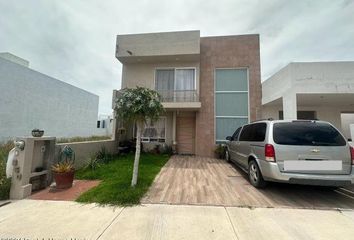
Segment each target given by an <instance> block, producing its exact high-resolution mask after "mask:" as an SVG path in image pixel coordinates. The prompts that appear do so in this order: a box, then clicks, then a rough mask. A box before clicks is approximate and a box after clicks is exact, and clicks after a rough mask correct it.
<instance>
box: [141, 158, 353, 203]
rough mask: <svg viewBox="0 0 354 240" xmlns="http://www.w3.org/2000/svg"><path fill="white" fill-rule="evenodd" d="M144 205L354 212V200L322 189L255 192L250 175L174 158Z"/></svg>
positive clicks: (284, 187)
mask: <svg viewBox="0 0 354 240" xmlns="http://www.w3.org/2000/svg"><path fill="white" fill-rule="evenodd" d="M143 202H144V203H167V204H196V205H216V206H249V207H293V208H318V209H333V208H341V209H354V199H353V198H350V197H347V196H345V195H343V194H341V193H340V192H338V191H335V190H331V189H328V188H323V187H314V186H302V185H290V184H279V183H271V184H269V185H268V186H267V188H265V189H262V190H259V189H256V188H254V187H253V186H252V185H250V183H249V182H248V180H247V175H246V174H245V173H244V172H243V171H242V170H240V169H239V168H237V167H235V166H234V165H232V164H229V163H227V162H225V161H223V160H218V159H213V158H203V157H190V156H173V157H172V158H171V159H170V160H169V161H168V163H167V164H166V165H165V166H164V167H163V168H162V170H161V172H160V173H159V175H158V176H157V177H156V179H155V181H154V183H153V185H152V187H151V188H150V190H149V192H148V194H147V195H146V196H145V198H144V199H143Z"/></svg>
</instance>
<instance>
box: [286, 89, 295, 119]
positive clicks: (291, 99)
mask: <svg viewBox="0 0 354 240" xmlns="http://www.w3.org/2000/svg"><path fill="white" fill-rule="evenodd" d="M283 114H284V119H297V102H296V93H291V94H287V95H285V96H283Z"/></svg>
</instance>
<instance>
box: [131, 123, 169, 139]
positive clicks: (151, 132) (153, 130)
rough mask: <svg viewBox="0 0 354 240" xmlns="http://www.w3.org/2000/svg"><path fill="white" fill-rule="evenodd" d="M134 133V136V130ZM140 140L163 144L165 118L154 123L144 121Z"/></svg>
mask: <svg viewBox="0 0 354 240" xmlns="http://www.w3.org/2000/svg"><path fill="white" fill-rule="evenodd" d="M134 132H135V134H134V135H135V136H136V128H135V131H134ZM141 138H142V142H165V141H166V117H161V118H159V119H158V120H156V121H151V120H148V121H146V123H145V125H144V129H143V131H142V136H141Z"/></svg>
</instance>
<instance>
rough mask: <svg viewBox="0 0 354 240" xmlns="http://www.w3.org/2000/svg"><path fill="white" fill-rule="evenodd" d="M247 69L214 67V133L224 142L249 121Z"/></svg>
mask: <svg viewBox="0 0 354 240" xmlns="http://www.w3.org/2000/svg"><path fill="white" fill-rule="evenodd" d="M248 111H249V101H248V71H247V69H215V135H216V142H217V143H221V142H224V141H225V139H226V137H227V136H231V135H232V134H233V133H234V132H235V130H236V129H237V128H238V127H240V126H242V125H244V124H246V123H248V121H249V117H248V115H249V113H248Z"/></svg>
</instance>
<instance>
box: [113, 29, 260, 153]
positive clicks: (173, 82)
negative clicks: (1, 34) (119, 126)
mask: <svg viewBox="0 0 354 240" xmlns="http://www.w3.org/2000/svg"><path fill="white" fill-rule="evenodd" d="M116 57H117V59H118V60H119V61H120V62H121V63H122V64H123V70H122V86H121V87H122V89H123V88H134V87H136V86H143V87H148V88H151V89H155V90H156V91H158V92H159V93H160V94H161V96H162V104H163V106H164V108H165V109H166V115H165V116H163V117H161V118H160V119H159V120H158V121H157V122H155V123H147V124H146V126H145V130H144V132H143V141H144V142H146V143H147V144H148V143H149V144H150V145H151V144H152V143H154V144H161V143H165V144H168V145H171V146H173V147H174V148H175V149H176V151H177V152H178V153H180V154H196V155H199V156H209V157H212V156H213V155H214V149H215V146H216V144H217V143H220V142H223V141H225V137H226V136H228V135H232V134H233V132H234V131H235V129H236V128H237V127H238V126H240V125H242V124H245V123H248V122H250V121H254V120H256V119H257V118H258V117H259V116H261V113H260V108H261V80H260V53H259V35H257V34H255V35H240V36H220V37H219V36H218V37H200V31H183V32H164V33H147V34H128V35H118V36H117V45H116ZM127 135H128V136H130V137H134V128H133V127H131V128H130V129H127Z"/></svg>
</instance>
